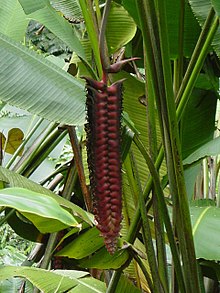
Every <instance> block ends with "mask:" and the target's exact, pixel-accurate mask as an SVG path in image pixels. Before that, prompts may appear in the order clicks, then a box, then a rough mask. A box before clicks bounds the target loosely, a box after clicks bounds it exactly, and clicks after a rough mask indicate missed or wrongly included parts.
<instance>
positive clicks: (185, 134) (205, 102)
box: [181, 88, 217, 159]
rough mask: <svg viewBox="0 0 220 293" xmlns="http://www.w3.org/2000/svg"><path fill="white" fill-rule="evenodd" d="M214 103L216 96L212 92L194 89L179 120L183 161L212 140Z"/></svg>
mask: <svg viewBox="0 0 220 293" xmlns="http://www.w3.org/2000/svg"><path fill="white" fill-rule="evenodd" d="M216 102H217V94H216V93H215V92H214V91H213V90H212V91H210V90H203V89H198V88H196V89H194V91H193V93H192V95H191V97H190V99H189V102H188V104H187V106H186V109H185V110H184V114H183V118H182V120H181V140H182V157H183V158H184V159H185V158H186V157H187V156H189V155H190V154H192V153H193V152H194V151H196V149H198V148H199V147H201V146H203V145H204V144H205V143H207V142H208V141H210V140H212V138H213V135H214V131H215V110H216ZM201 125H202V128H201Z"/></svg>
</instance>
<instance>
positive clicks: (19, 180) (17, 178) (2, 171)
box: [0, 166, 94, 225]
mask: <svg viewBox="0 0 220 293" xmlns="http://www.w3.org/2000/svg"><path fill="white" fill-rule="evenodd" d="M0 180H1V181H4V182H5V183H8V184H9V186H10V187H22V188H26V189H29V190H31V191H34V192H37V193H41V194H45V195H47V196H49V197H51V198H53V199H54V200H56V201H57V202H58V203H59V204H60V205H61V206H63V207H65V208H66V209H68V210H69V211H70V212H71V213H72V214H73V215H74V216H76V217H79V218H80V219H81V220H83V221H85V222H87V223H88V224H90V225H92V224H93V222H94V217H93V215H92V214H90V213H88V212H86V211H84V210H83V209H82V208H80V207H79V206H77V205H75V204H74V203H72V202H70V201H68V200H66V199H64V198H62V197H61V196H58V195H56V194H54V193H53V192H52V191H50V190H49V189H46V188H44V187H42V186H41V185H40V184H37V183H36V182H33V181H31V180H30V179H27V178H25V177H23V176H21V175H20V174H17V173H15V172H13V171H10V170H8V169H6V168H3V167H1V166H0Z"/></svg>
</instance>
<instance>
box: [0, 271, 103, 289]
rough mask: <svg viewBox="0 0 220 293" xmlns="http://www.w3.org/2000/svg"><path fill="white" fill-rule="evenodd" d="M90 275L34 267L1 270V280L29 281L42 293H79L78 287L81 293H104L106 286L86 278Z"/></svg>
mask: <svg viewBox="0 0 220 293" xmlns="http://www.w3.org/2000/svg"><path fill="white" fill-rule="evenodd" d="M87 275H88V273H86V272H80V271H73V270H71V271H65V270H62V271H60V270H57V271H56V270H55V271H46V270H43V269H38V268H32V267H13V266H4V267H1V268H0V280H6V279H9V278H12V277H21V278H26V279H28V280H29V281H30V282H31V283H32V284H33V285H34V286H36V287H37V288H38V289H39V290H40V291H41V292H44V293H54V292H67V291H68V292H70V291H69V290H70V289H72V290H71V292H74V293H77V292H79V291H78V289H79V288H78V286H80V289H81V291H80V292H90V293H92V292H96V293H104V292H105V290H106V288H105V284H104V283H103V282H101V281H99V280H96V279H94V278H90V277H85V276H87Z"/></svg>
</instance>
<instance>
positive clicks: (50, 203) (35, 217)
mask: <svg viewBox="0 0 220 293" xmlns="http://www.w3.org/2000/svg"><path fill="white" fill-rule="evenodd" d="M0 206H2V207H10V208H13V209H16V210H17V211H19V212H20V213H21V214H22V215H23V216H24V217H26V218H27V219H29V220H30V221H31V222H32V223H33V224H34V225H35V226H36V227H37V228H38V229H39V231H40V232H42V233H53V232H56V231H59V230H62V229H64V228H67V227H69V226H77V225H78V222H77V221H76V220H75V219H74V218H73V216H72V215H71V214H70V213H68V212H67V211H66V210H64V209H63V208H61V207H60V206H59V204H58V203H57V202H56V201H55V200H54V199H53V198H51V197H48V196H45V195H43V194H40V193H36V192H33V191H30V190H27V189H24V188H6V189H1V191H0Z"/></svg>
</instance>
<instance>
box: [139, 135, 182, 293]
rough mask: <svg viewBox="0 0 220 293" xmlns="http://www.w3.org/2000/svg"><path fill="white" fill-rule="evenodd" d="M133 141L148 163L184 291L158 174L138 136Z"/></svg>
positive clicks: (177, 255)
mask: <svg viewBox="0 0 220 293" xmlns="http://www.w3.org/2000/svg"><path fill="white" fill-rule="evenodd" d="M134 142H135V144H136V146H137V147H138V149H139V151H140V152H141V154H142V155H143V157H144V159H145V161H146V163H147V165H148V168H149V171H150V173H151V176H152V180H153V181H154V186H155V196H156V197H157V203H158V209H159V210H160V211H161V213H162V215H163V221H164V224H165V228H166V231H167V236H168V239H169V243H170V248H171V252H172V256H173V260H174V264H175V271H176V275H177V279H178V282H179V288H180V292H186V291H185V286H184V279H183V273H182V269H181V262H180V258H179V253H178V248H177V245H176V241H175V236H174V233H173V229H172V224H171V222H170V217H169V212H168V210H167V205H166V201H165V198H164V194H163V189H162V186H161V183H160V177H159V174H158V172H157V170H156V168H155V165H154V163H153V161H152V160H151V158H150V156H149V155H148V153H147V151H146V150H145V148H144V146H143V144H142V142H141V141H140V139H139V137H138V136H135V137H134Z"/></svg>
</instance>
